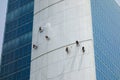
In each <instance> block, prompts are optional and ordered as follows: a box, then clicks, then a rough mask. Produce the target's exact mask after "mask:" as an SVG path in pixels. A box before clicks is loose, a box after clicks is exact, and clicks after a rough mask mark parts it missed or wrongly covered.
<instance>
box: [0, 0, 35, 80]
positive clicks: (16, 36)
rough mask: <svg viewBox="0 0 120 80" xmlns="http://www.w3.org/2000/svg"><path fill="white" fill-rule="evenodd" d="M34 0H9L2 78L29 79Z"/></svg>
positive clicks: (0, 76)
mask: <svg viewBox="0 0 120 80" xmlns="http://www.w3.org/2000/svg"><path fill="white" fill-rule="evenodd" d="M33 9H34V0H8V7H7V15H6V23H5V32H4V42H3V49H2V62H1V72H0V80H29V78H30V61H31V43H32V26H33Z"/></svg>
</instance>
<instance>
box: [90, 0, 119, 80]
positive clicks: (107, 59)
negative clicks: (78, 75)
mask: <svg viewBox="0 0 120 80" xmlns="http://www.w3.org/2000/svg"><path fill="white" fill-rule="evenodd" d="M91 5H92V22H93V33H94V34H93V35H94V50H95V62H96V75H97V80H120V62H119V59H120V49H119V44H120V34H119V33H120V31H119V29H120V22H119V21H120V7H119V6H118V5H117V3H116V2H115V0H91Z"/></svg>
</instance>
